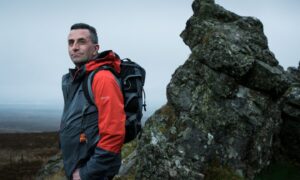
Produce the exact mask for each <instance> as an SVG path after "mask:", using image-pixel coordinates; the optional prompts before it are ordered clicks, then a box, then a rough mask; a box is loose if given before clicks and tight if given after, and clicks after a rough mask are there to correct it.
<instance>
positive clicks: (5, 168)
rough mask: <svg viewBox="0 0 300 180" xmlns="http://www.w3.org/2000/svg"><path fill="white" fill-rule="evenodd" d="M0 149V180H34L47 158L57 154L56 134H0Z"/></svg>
mask: <svg viewBox="0 0 300 180" xmlns="http://www.w3.org/2000/svg"><path fill="white" fill-rule="evenodd" d="M0 147H1V149H0V179H5V180H19V179H22V180H27V179H35V175H36V173H37V172H38V170H39V169H40V168H41V167H42V165H43V164H44V163H45V162H46V161H47V160H48V158H49V157H51V156H53V155H55V154H57V153H58V151H59V149H58V134H57V132H52V133H51V132H47V133H14V134H12V133H11V134H9V133H5V134H0Z"/></svg>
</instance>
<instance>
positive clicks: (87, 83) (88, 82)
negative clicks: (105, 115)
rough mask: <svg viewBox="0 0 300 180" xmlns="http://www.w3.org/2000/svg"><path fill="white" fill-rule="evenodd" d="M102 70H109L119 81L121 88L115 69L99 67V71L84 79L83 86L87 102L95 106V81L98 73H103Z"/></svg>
mask: <svg viewBox="0 0 300 180" xmlns="http://www.w3.org/2000/svg"><path fill="white" fill-rule="evenodd" d="M101 70H109V71H110V72H111V73H112V74H113V75H114V77H115V78H116V81H117V83H118V85H119V86H120V88H121V84H120V81H119V79H118V77H119V75H118V73H117V72H116V71H115V70H114V68H112V67H111V66H108V65H104V66H100V67H98V68H97V69H95V70H94V71H92V72H91V73H89V74H88V75H87V76H86V77H85V78H84V80H83V84H82V89H83V93H84V96H85V97H86V99H87V101H88V102H89V103H90V104H95V100H94V95H93V91H92V83H93V79H94V76H95V75H96V73H97V72H99V71H101Z"/></svg>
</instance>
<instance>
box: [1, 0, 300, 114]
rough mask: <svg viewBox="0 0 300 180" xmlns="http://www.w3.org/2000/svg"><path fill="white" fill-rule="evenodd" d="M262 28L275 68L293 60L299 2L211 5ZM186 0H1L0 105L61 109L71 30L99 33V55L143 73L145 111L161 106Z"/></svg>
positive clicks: (179, 49) (182, 50) (180, 46)
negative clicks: (130, 63)
mask: <svg viewBox="0 0 300 180" xmlns="http://www.w3.org/2000/svg"><path fill="white" fill-rule="evenodd" d="M216 3H218V4H220V5H221V6H223V7H224V8H226V9H228V10H231V11H233V12H235V13H236V14H239V15H243V16H255V17H257V18H259V19H260V20H261V21H262V22H263V24H264V31H265V34H266V35H267V37H268V41H269V47H270V49H271V51H273V52H274V53H275V56H276V58H277V59H278V60H279V62H280V64H281V65H282V66H283V67H284V68H287V67H289V66H298V61H299V60H300V55H299V47H300V35H299V32H300V22H299V17H300V12H299V11H298V8H299V7H300V1H297V0H261V1H253V0H216ZM191 4H192V0H151V1H150V0H149V1H141V0H122V1H120V0H109V1H108V0H89V1H79V0H72V1H70V0H69V1H67V0H64V1H63V0H51V1H38V0H26V1H25V0H24V1H21V0H19V1H18V0H3V1H0V21H1V25H0V26H1V34H0V39H1V43H0V50H1V58H0V67H1V70H0V84H1V85H0V87H1V88H0V104H14V103H20V104H32V103H33V104H49V105H54V106H57V107H59V108H62V104H63V100H62V95H61V85H60V81H61V76H62V75H63V74H64V73H66V72H67V70H68V68H73V64H72V62H71V60H70V58H69V56H68V53H67V35H68V33H69V28H70V26H71V25H72V24H74V23H77V22H85V23H88V24H90V25H92V26H94V27H96V29H97V30H98V35H99V43H100V46H101V50H107V49H112V50H114V51H115V52H117V53H118V54H119V55H120V56H121V57H122V58H125V57H129V58H131V59H132V60H134V61H136V62H138V63H139V64H140V65H142V66H143V67H145V69H146V71H147V76H146V87H145V89H146V93H147V104H148V108H149V110H150V112H152V111H153V110H155V109H157V108H159V107H160V106H161V105H163V104H164V103H165V102H166V95H165V94H166V86H167V84H168V82H169V81H170V79H171V75H172V73H173V72H174V71H175V69H176V68H177V67H178V66H179V65H181V64H183V63H184V61H185V60H186V59H187V58H188V56H189V54H190V50H189V48H188V47H187V46H186V45H185V44H184V43H183V41H182V39H181V38H180V37H179V34H180V33H181V32H182V31H183V29H184V28H185V23H186V21H187V19H188V18H189V17H190V16H191V15H192V9H191Z"/></svg>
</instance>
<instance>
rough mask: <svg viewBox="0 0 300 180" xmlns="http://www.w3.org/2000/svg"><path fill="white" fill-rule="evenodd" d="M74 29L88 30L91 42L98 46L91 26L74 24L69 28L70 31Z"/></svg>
mask: <svg viewBox="0 0 300 180" xmlns="http://www.w3.org/2000/svg"><path fill="white" fill-rule="evenodd" d="M74 29H87V30H89V32H90V33H91V40H92V42H93V43H94V44H98V36H97V31H96V29H95V28H94V27H93V26H90V25H88V24H85V23H76V24H73V25H72V26H71V30H74Z"/></svg>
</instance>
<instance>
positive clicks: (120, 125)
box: [92, 70, 126, 153]
mask: <svg viewBox="0 0 300 180" xmlns="http://www.w3.org/2000/svg"><path fill="white" fill-rule="evenodd" d="M92 91H93V94H94V99H95V104H96V106H97V109H98V127H99V134H100V140H99V142H98V144H97V147H99V148H102V149H104V150H106V151H109V152H114V153H120V151H121V148H122V145H123V142H124V138H125V119H126V114H125V111H124V100H123V95H122V92H121V89H120V87H119V84H118V83H117V80H116V78H115V76H114V75H113V74H112V73H111V72H110V71H108V70H102V71H99V72H98V73H96V75H95V76H94V79H93V84H92Z"/></svg>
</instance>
